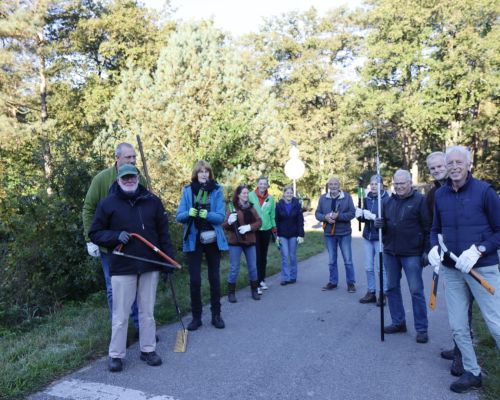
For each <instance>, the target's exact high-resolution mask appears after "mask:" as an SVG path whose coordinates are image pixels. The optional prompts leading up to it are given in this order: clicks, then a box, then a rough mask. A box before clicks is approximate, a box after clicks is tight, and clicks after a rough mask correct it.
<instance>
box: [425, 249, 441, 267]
mask: <svg viewBox="0 0 500 400" xmlns="http://www.w3.org/2000/svg"><path fill="white" fill-rule="evenodd" d="M427 258H428V259H429V264H430V265H432V266H433V267H439V266H440V265H441V261H443V254H439V246H434V247H433V248H432V249H431V251H429V254H427Z"/></svg>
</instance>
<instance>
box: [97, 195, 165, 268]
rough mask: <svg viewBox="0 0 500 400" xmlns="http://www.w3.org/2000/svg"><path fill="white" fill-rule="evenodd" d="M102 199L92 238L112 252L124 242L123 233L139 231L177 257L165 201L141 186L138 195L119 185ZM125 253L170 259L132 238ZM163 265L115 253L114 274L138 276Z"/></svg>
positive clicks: (112, 265) (113, 259) (124, 249)
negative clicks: (170, 233) (163, 202)
mask: <svg viewBox="0 0 500 400" xmlns="http://www.w3.org/2000/svg"><path fill="white" fill-rule="evenodd" d="M114 189H115V190H113V191H111V192H110V194H109V195H108V196H107V197H105V198H104V199H103V200H101V201H100V202H99V204H98V205H97V209H96V212H95V216H94V220H93V222H92V226H91V227H90V230H89V237H90V239H91V240H92V242H93V243H95V244H97V245H99V246H103V247H106V248H108V249H109V250H110V253H111V252H112V251H113V250H114V248H115V247H116V246H118V245H119V244H120V241H119V240H118V236H119V235H120V232H122V231H126V232H129V233H137V234H139V235H141V236H142V237H144V238H145V239H147V240H148V241H150V242H151V243H152V244H153V245H155V246H156V247H158V248H159V249H160V250H161V251H163V252H164V253H166V254H167V255H169V256H170V257H172V258H174V251H173V247H172V242H171V241H170V235H169V232H168V217H167V213H166V211H165V209H164V208H163V204H162V203H161V200H160V199H159V198H158V197H156V196H155V195H154V194H152V193H150V192H149V191H148V190H147V189H146V188H144V186H141V185H139V187H138V189H137V192H136V194H135V195H134V196H132V197H129V196H127V195H126V194H125V193H124V192H123V191H122V190H121V188H120V187H119V186H116V187H115V188H114ZM123 252H124V253H127V254H131V255H134V256H138V257H144V258H148V259H151V260H155V261H161V262H166V261H165V260H164V259H163V258H161V257H160V256H158V255H157V254H156V253H155V252H154V251H153V250H151V249H150V248H149V247H147V246H146V245H145V244H143V243H142V242H141V241H139V240H138V239H134V238H130V240H129V242H128V243H127V244H126V245H125V246H124V247H123ZM162 269H163V267H162V266H159V265H155V264H151V263H148V262H145V261H139V260H133V259H131V258H125V257H122V256H117V255H112V256H111V266H110V275H135V274H140V273H143V272H151V271H160V270H162Z"/></svg>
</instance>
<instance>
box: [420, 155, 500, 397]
mask: <svg viewBox="0 0 500 400" xmlns="http://www.w3.org/2000/svg"><path fill="white" fill-rule="evenodd" d="M470 165H471V156H470V152H469V151H468V150H467V149H466V148H465V147H463V146H453V147H450V148H448V149H447V151H446V167H447V169H448V176H449V178H448V180H447V181H446V184H445V185H444V186H443V187H442V188H440V189H439V190H438V191H437V192H436V199H435V205H434V220H433V224H432V232H431V245H432V246H433V247H432V250H431V252H430V253H429V261H430V262H431V265H434V266H435V265H440V264H441V262H442V265H444V266H445V267H448V268H441V271H442V272H441V273H442V276H443V279H444V282H445V285H444V287H445V296H446V305H447V309H448V318H449V320H450V326H451V330H452V332H453V339H454V340H455V343H456V344H457V346H458V347H459V349H460V352H461V353H462V362H463V366H464V370H465V372H464V373H463V374H462V376H461V377H460V378H459V379H458V380H457V381H455V382H453V383H452V384H451V386H450V389H451V390H452V391H454V392H458V393H463V392H466V391H468V390H470V389H476V388H479V387H481V384H482V382H481V368H480V367H479V365H478V363H477V359H476V354H475V352H474V347H473V344H472V338H471V335H470V330H469V318H468V315H467V314H468V309H469V304H470V302H471V297H472V296H473V297H474V299H475V300H476V301H477V303H478V305H479V309H480V310H481V313H482V314H483V317H484V320H485V321H486V323H487V325H488V328H489V330H490V332H491V334H492V336H493V337H494V339H495V341H496V344H497V347H498V348H500V296H499V295H498V294H499V293H500V272H499V270H498V254H497V251H498V248H499V247H500V200H499V197H498V195H497V193H496V192H495V190H494V189H493V188H492V187H491V185H489V184H488V183H486V182H483V181H480V180H477V179H475V178H473V177H472V175H471V173H470V172H469V169H470ZM438 234H441V235H442V237H443V241H444V244H445V246H446V248H447V249H448V250H449V251H450V252H451V253H453V254H454V255H455V256H457V257H458V260H457V261H456V263H454V261H453V260H452V259H448V258H446V257H442V256H441V254H440V250H439V240H438ZM453 267H454V268H453ZM472 268H474V271H475V272H477V273H478V274H479V275H481V276H482V277H483V278H484V279H486V280H487V281H488V282H489V283H490V285H491V286H492V287H493V288H494V289H495V290H496V293H495V295H494V296H492V295H491V294H489V293H488V292H487V291H486V290H485V289H484V288H483V287H481V285H480V284H479V283H478V282H476V281H475V280H474V279H473V278H472V276H471V275H470V274H469V272H470V271H471V270H472ZM471 293H472V296H471Z"/></svg>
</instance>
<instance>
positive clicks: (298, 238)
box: [297, 236, 304, 244]
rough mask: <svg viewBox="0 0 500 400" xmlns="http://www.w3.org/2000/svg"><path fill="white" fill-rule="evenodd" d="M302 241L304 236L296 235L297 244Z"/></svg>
mask: <svg viewBox="0 0 500 400" xmlns="http://www.w3.org/2000/svg"><path fill="white" fill-rule="evenodd" d="M302 243H304V238H303V237H300V236H297V244H302Z"/></svg>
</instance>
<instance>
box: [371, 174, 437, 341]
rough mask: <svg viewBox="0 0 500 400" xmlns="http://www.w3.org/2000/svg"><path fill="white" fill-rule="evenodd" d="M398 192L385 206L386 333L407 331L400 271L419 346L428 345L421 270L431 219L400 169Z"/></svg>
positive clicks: (381, 222)
mask: <svg viewBox="0 0 500 400" xmlns="http://www.w3.org/2000/svg"><path fill="white" fill-rule="evenodd" d="M393 185H394V191H395V193H394V194H393V195H392V196H391V197H390V199H389V200H388V201H387V204H386V205H385V210H384V218H380V219H376V220H375V226H376V227H377V228H378V227H383V228H384V231H383V233H384V234H383V238H382V240H383V243H384V264H385V267H386V270H387V300H388V303H389V311H390V313H391V318H392V324H391V325H389V326H386V327H385V328H384V332H385V333H399V332H406V320H405V309H404V306H403V298H402V296H401V286H400V282H401V270H404V271H405V275H406V280H407V282H408V286H409V288H410V293H411V300H412V306H413V318H414V323H415V330H416V331H417V343H427V341H428V340H429V338H428V336H427V326H428V322H427V307H426V303H425V297H424V283H423V281H422V267H425V266H426V265H427V252H428V249H429V230H430V219H429V212H428V210H427V204H426V202H425V198H424V196H422V195H421V194H420V193H418V192H417V191H416V190H414V189H413V188H412V180H411V174H410V172H409V171H406V170H402V169H400V170H398V171H396V173H395V174H394V179H393Z"/></svg>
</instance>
